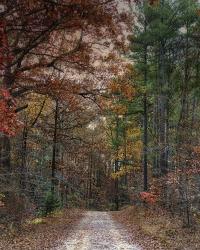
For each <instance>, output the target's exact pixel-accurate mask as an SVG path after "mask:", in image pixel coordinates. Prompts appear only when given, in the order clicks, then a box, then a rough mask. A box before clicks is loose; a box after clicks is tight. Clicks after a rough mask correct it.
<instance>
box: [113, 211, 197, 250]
mask: <svg viewBox="0 0 200 250" xmlns="http://www.w3.org/2000/svg"><path fill="white" fill-rule="evenodd" d="M112 216H113V218H114V219H115V220H116V221H118V222H120V223H121V224H123V225H124V226H125V227H126V228H127V229H128V231H129V233H130V234H131V239H132V242H137V244H138V245H140V246H141V247H142V249H144V250H199V249H200V237H199V236H200V229H199V227H198V226H195V227H191V228H183V223H182V221H181V220H180V219H179V217H178V216H176V217H172V216H171V215H170V214H169V213H167V212H166V211H163V210H161V209H150V208H146V207H142V206H140V207H134V206H130V207H127V208H125V209H123V210H121V211H118V212H112Z"/></svg>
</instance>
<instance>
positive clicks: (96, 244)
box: [56, 211, 142, 250]
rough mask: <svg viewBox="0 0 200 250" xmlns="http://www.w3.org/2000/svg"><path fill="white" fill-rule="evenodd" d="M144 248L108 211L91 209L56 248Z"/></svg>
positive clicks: (139, 249)
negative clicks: (138, 244)
mask: <svg viewBox="0 0 200 250" xmlns="http://www.w3.org/2000/svg"><path fill="white" fill-rule="evenodd" d="M104 249H106V250H142V249H141V248H140V247H139V246H137V245H132V244H131V243H130V242H129V236H128V233H127V232H126V230H125V229H124V228H123V226H122V225H120V224H117V223H116V222H114V221H113V220H112V218H111V217H110V215H109V213H107V212H96V211H89V212H87V213H86V215H85V217H84V218H83V219H82V220H81V221H80V223H79V224H78V225H77V226H76V227H75V228H74V229H73V231H72V232H71V234H70V235H69V236H68V238H67V239H66V241H65V242H63V244H62V245H61V246H60V247H58V248H56V250H104Z"/></svg>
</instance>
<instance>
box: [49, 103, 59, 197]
mask: <svg viewBox="0 0 200 250" xmlns="http://www.w3.org/2000/svg"><path fill="white" fill-rule="evenodd" d="M58 116H59V102H58V100H57V99H56V107H55V116H54V134H53V152H52V164H51V178H52V179H51V193H52V195H54V191H55V172H56V151H57V132H58Z"/></svg>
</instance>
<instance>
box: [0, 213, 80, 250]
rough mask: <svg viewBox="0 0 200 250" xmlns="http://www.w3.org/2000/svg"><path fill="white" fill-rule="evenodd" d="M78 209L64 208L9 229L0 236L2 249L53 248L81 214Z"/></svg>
mask: <svg viewBox="0 0 200 250" xmlns="http://www.w3.org/2000/svg"><path fill="white" fill-rule="evenodd" d="M83 214H84V212H83V211H82V210H78V209H66V210H64V211H59V212H57V213H53V214H51V215H49V216H47V217H44V218H36V219H33V220H30V221H28V222H27V223H25V224H24V225H23V226H22V227H21V229H20V230H14V229H13V230H11V229H10V230H9V231H7V232H5V233H4V234H3V235H1V237H0V249H2V250H43V249H55V248H56V247H57V246H58V245H60V243H61V242H62V241H63V240H65V239H66V237H67V235H68V234H69V233H70V232H71V230H72V229H73V227H74V225H76V223H78V221H79V220H80V219H81V217H82V216H83Z"/></svg>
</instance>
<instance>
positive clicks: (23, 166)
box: [20, 126, 28, 192]
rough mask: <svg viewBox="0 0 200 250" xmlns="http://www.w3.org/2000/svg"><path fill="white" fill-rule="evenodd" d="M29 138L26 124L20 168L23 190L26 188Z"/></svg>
mask: <svg viewBox="0 0 200 250" xmlns="http://www.w3.org/2000/svg"><path fill="white" fill-rule="evenodd" d="M27 138H28V128H27V127H26V126H25V127H24V130H23V141H22V163H21V169H20V172H21V173H20V183H21V189H22V192H25V190H26V178H27V165H26V160H27Z"/></svg>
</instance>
